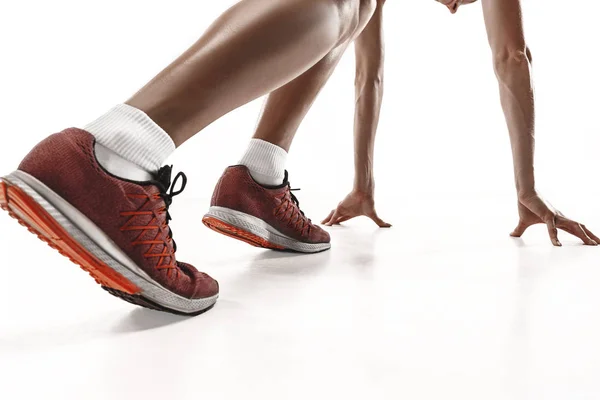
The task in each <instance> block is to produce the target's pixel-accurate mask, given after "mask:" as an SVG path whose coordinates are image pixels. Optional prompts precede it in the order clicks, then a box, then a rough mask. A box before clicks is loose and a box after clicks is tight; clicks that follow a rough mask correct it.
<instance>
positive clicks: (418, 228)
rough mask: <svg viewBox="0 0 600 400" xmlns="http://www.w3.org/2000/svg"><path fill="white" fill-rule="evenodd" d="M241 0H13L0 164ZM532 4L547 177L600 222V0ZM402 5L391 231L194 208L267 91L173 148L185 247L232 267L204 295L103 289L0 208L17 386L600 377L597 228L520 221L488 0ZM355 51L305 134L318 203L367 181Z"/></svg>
mask: <svg viewBox="0 0 600 400" xmlns="http://www.w3.org/2000/svg"><path fill="white" fill-rule="evenodd" d="M273 1H275V0H273ZM281 1H283V0H281ZM233 3H235V1H233V0H218V1H208V0H194V1H183V0H171V1H164V0H163V1H151V0H146V1H134V0H125V1H124V0H119V1H117V0H104V1H101V2H100V1H93V2H92V1H81V0H79V1H71V0H68V1H67V0H53V1H41V0H40V1H12V2H9V1H3V2H2V7H1V8H0V9H1V11H0V51H1V57H2V62H1V63H0V116H1V122H2V141H0V175H1V174H4V173H10V172H12V171H13V170H14V169H15V168H16V166H17V165H18V163H19V161H20V160H21V159H22V158H23V156H24V155H25V154H26V153H27V152H28V151H29V150H30V149H31V148H32V147H33V146H34V145H35V144H36V143H37V142H39V141H40V140H41V139H43V138H44V137H45V136H46V135H48V134H50V133H53V132H56V131H59V130H61V129H63V128H65V127H68V126H81V125H84V124H86V123H87V122H88V121H90V120H92V119H94V118H96V117H97V116H98V115H99V114H101V113H103V112H105V111H106V110H107V109H108V108H110V107H112V106H113V105H114V104H115V103H118V102H122V101H124V100H126V99H127V98H128V97H129V96H130V95H131V94H132V93H134V92H135V91H136V90H138V89H139V88H140V87H141V86H142V85H143V84H145V83H146V82H147V81H148V80H149V79H150V78H152V77H153V76H154V75H155V74H156V73H157V72H158V71H159V70H161V69H162V68H163V67H165V66H166V65H167V64H168V63H170V62H171V61H172V60H173V59H174V58H175V57H177V56H178V55H179V54H180V53H181V52H182V51H184V50H185V49H186V48H187V47H188V46H189V45H190V44H192V43H193V42H194V41H195V40H196V39H197V38H198V36H199V35H200V34H201V33H202V31H203V30H204V29H205V28H206V27H207V25H208V24H209V23H210V22H211V21H212V20H213V19H214V18H215V17H216V16H217V15H218V14H219V13H221V12H222V11H224V10H225V8H227V7H228V6H230V5H231V4H233ZM523 3H524V15H525V22H526V32H527V38H528V42H529V45H530V47H531V49H532V52H533V58H534V74H535V75H534V77H535V82H536V87H537V100H538V102H537V105H538V107H537V111H538V113H537V116H538V130H537V138H538V149H537V155H538V157H537V176H538V186H539V189H540V190H541V192H542V193H543V194H544V195H545V196H546V197H547V198H548V199H549V200H551V201H552V202H553V203H554V204H555V205H556V206H558V207H559V208H561V209H562V210H563V211H564V212H565V213H566V214H567V215H568V216H570V217H572V218H574V219H579V220H581V221H583V222H585V223H586V224H587V225H588V226H590V227H591V228H595V230H596V233H597V234H598V232H599V231H600V210H598V207H597V204H598V203H599V201H600V185H598V179H597V175H598V173H599V172H600V168H599V162H598V157H597V152H598V149H600V122H599V120H598V115H599V113H598V109H599V107H600V102H599V101H598V96H597V94H596V93H597V92H598V91H599V90H600V77H599V74H598V71H600V60H599V57H598V56H599V55H600V49H599V47H598V40H599V39H600V26H599V25H598V22H597V20H598V15H600V3H598V1H596V0H579V1H572V2H566V1H558V0H524V2H523ZM385 14H386V19H385V23H386V41H387V63H386V78H385V82H386V83H385V85H386V86H385V100H384V107H383V114H382V120H381V126H380V132H379V137H378V141H377V155H376V176H377V185H378V189H377V190H378V193H377V201H378V209H379V212H380V214H381V216H382V217H383V218H385V219H386V220H389V221H390V222H392V223H393V224H394V225H395V226H394V228H392V230H376V229H375V227H374V225H372V224H370V222H368V221H365V220H362V221H352V222H350V223H348V225H350V226H351V227H350V228H349V229H346V228H334V229H331V232H332V237H333V240H334V248H333V249H332V251H330V252H325V253H321V254H318V255H315V256H308V257H305V256H303V257H291V256H289V257H288V255H282V254H279V253H273V252H266V251H260V250H257V249H254V248H250V246H246V245H245V244H243V243H237V242H234V241H231V240H230V239H228V238H226V237H223V236H221V235H216V234H213V233H212V232H210V231H208V230H207V229H204V228H201V229H199V228H198V227H199V226H201V223H200V219H201V217H202V215H203V213H204V212H205V210H206V207H207V206H208V198H209V197H210V195H211V193H212V189H213V185H214V183H215V182H216V180H217V178H218V176H219V174H220V173H221V171H222V170H223V169H224V168H225V167H226V166H227V165H228V164H230V163H235V162H236V161H237V159H238V157H239V156H240V155H241V153H242V151H243V149H244V147H245V145H246V143H247V140H248V138H249V137H250V135H251V134H252V131H253V128H254V126H255V124H256V120H257V116H258V113H259V111H260V107H261V101H257V102H254V103H253V104H250V105H248V106H245V107H243V108H241V109H239V110H236V111H235V112H233V113H232V114H231V115H228V116H226V117H225V118H223V119H221V120H220V121H218V122H216V123H215V124H213V125H212V126H210V127H209V128H208V129H206V130H205V131H204V132H202V133H201V134H200V135H198V136H196V137H195V138H193V139H192V140H191V141H190V142H189V143H187V144H186V145H185V146H183V147H182V148H181V149H179V150H178V151H177V152H176V153H175V154H174V155H173V157H172V158H171V160H170V161H172V162H173V163H174V164H175V168H176V169H178V170H183V171H185V172H186V173H187V175H188V177H189V185H188V189H187V190H186V192H185V193H183V195H182V196H179V197H177V199H176V200H175V202H174V204H173V207H172V214H173V216H174V220H173V221H172V223H171V224H172V226H173V230H174V232H175V235H176V240H177V243H178V245H179V247H180V250H178V253H177V255H178V258H179V259H181V260H189V261H191V262H193V263H195V264H196V265H197V266H198V267H199V269H201V270H203V271H206V272H208V273H210V274H211V275H213V276H215V277H216V278H217V279H218V280H219V281H220V283H221V288H222V293H221V295H222V296H221V298H220V300H219V303H218V306H217V307H216V308H215V309H214V310H212V311H210V312H209V313H207V314H205V315H203V316H201V317H198V318H194V319H178V318H176V317H172V316H169V315H166V314H161V313H152V312H144V311H143V310H141V309H134V308H133V307H131V306H130V305H129V304H126V303H124V302H118V301H117V300H115V299H109V298H108V296H106V295H105V294H104V293H103V291H102V290H99V289H98V288H97V287H96V285H95V283H93V281H92V280H91V279H89V277H88V276H87V275H86V274H85V273H83V272H79V271H74V270H76V269H77V268H76V267H75V266H73V265H69V263H68V262H67V261H66V260H65V259H63V258H61V257H60V256H58V255H57V254H55V252H54V251H53V250H51V249H50V248H48V247H47V246H44V245H43V244H41V243H38V241H37V239H35V238H34V237H33V236H32V235H30V234H29V233H28V232H26V230H25V229H22V228H21V227H20V226H18V224H16V223H15V222H14V221H12V220H10V219H9V217H8V216H7V215H6V214H5V213H0V253H2V262H1V263H0V266H1V267H2V272H3V274H2V278H1V279H0V304H2V306H0V398H6V399H17V398H28V399H29V398H44V399H46V398H48V399H50V398H57V399H61V400H64V399H83V398H84V399H88V398H89V399H107V398H111V399H119V398H132V395H133V397H140V396H143V397H144V398H145V399H155V398H157V399H158V398H159V399H165V398H169V399H171V398H173V399H198V398H202V397H207V398H211V399H239V398H240V397H242V396H243V397H244V398H261V399H270V398H276V399H288V398H289V399H294V398H302V399H306V398H316V399H320V398H326V397H327V396H328V395H330V396H331V398H374V399H384V398H406V399H426V398H427V399H430V398H431V399H441V398H444V399H455V398H457V399H461V400H465V399H477V400H479V399H490V400H491V399H502V400H505V399H509V400H515V399H526V400H531V399H538V398H539V399H551V398H552V399H560V400H564V399H569V400H570V399H590V398H594V399H597V398H600V396H599V395H598V393H600V386H599V385H598V379H597V377H598V373H599V371H600V362H599V361H598V360H600V353H599V352H600V350H599V349H598V346H597V338H598V336H599V335H600V319H599V318H598V312H597V310H598V308H599V307H600V295H599V292H598V286H599V285H600V270H599V269H598V262H597V260H598V251H600V249H598V248H583V247H580V246H577V245H574V243H576V240H574V239H571V240H569V239H567V238H566V235H562V236H561V241H562V242H563V243H564V244H565V246H564V247H563V248H560V249H555V248H553V247H552V246H551V244H550V242H549V240H548V237H547V233H546V230H545V228H544V227H537V228H532V229H531V231H530V232H528V233H527V236H526V237H525V239H524V240H523V241H519V240H512V239H510V238H508V233H509V232H510V231H511V229H512V228H513V227H514V225H515V224H516V209H515V208H516V207H515V203H516V199H515V194H514V189H513V182H512V166H511V157H510V150H509V142H508V134H507V132H506V128H505V124H504V119H503V116H502V112H501V109H500V105H499V100H498V94H497V85H496V80H495V77H494V74H493V71H492V63H491V57H490V52H489V49H488V46H487V40H486V37H485V31H484V26H483V21H482V16H481V7H480V5H479V4H476V5H472V6H466V7H464V8H462V9H461V10H460V11H459V13H458V14H457V15H454V16H453V15H450V14H449V13H448V11H447V10H446V9H445V8H444V7H442V6H441V5H439V4H437V3H436V2H434V1H433V0H427V1H425V0H388V2H387V5H386V12H385ZM353 60H354V57H353V54H351V53H349V54H347V55H346V57H345V58H344V59H343V61H342V62H341V64H340V66H339V68H338V71H337V72H336V73H335V74H334V75H333V77H332V78H331V81H330V82H329V84H328V85H327V87H326V88H325V90H324V91H323V93H322V95H321V96H320V98H319V99H318V101H317V102H316V104H315V106H314V107H313V110H312V111H311V112H310V114H309V115H308V117H307V119H306V121H305V123H304V124H303V125H302V127H301V129H300V132H299V135H298V138H297V140H296V142H295V144H294V146H293V148H292V152H291V156H290V160H289V170H290V172H291V179H292V184H293V186H297V187H298V186H299V187H301V188H302V189H303V191H302V192H301V193H299V196H300V200H301V203H302V208H303V209H305V211H306V212H307V213H308V214H309V215H310V216H311V217H313V219H318V218H322V217H324V216H325V215H326V214H327V212H328V211H329V210H330V209H331V207H333V206H334V205H335V204H336V202H337V201H339V200H341V198H342V197H343V196H344V195H345V194H346V192H347V191H348V190H349V189H350V186H351V183H352V176H353V165H352V121H353V96H354V89H353V81H354V76H353V72H354V62H353ZM34 246H35V247H34ZM149 378H150V379H149ZM99 383H101V384H99ZM90 388H91V389H90Z"/></svg>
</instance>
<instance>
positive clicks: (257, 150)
mask: <svg viewBox="0 0 600 400" xmlns="http://www.w3.org/2000/svg"><path fill="white" fill-rule="evenodd" d="M286 161H287V152H286V151H285V150H284V149H282V148H281V147H279V146H277V145H274V144H273V143H269V142H266V141H264V140H260V139H252V140H250V144H249V145H248V149H247V150H246V153H245V154H244V156H243V157H242V159H241V160H240V162H239V164H240V165H245V166H246V167H248V169H249V170H250V175H252V177H253V178H254V179H255V180H256V181H257V182H258V183H260V184H262V185H270V186H275V185H281V184H282V183H283V179H284V177H285V163H286Z"/></svg>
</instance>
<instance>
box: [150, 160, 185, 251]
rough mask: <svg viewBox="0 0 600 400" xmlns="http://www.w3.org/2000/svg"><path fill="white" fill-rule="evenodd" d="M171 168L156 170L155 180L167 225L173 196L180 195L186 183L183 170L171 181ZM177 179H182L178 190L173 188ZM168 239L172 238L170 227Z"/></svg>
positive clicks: (175, 246)
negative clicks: (156, 177) (156, 180)
mask: <svg viewBox="0 0 600 400" xmlns="http://www.w3.org/2000/svg"><path fill="white" fill-rule="evenodd" d="M172 168H173V167H172V166H164V167H162V168H161V169H160V171H158V182H157V183H159V185H158V188H159V190H160V197H162V199H163V200H164V202H165V210H166V212H167V225H169V222H170V221H171V220H172V218H171V214H170V213H169V207H170V206H171V204H172V203H173V198H174V197H175V196H178V195H180V194H181V193H182V192H183V191H184V190H185V187H186V185H187V176H186V175H185V174H184V173H183V172H179V173H178V174H177V175H175V179H173V182H172V183H171V171H172ZM179 179H182V182H181V188H180V189H179V190H175V188H176V187H177V182H178V181H179ZM169 188H170V189H169ZM169 239H171V240H173V231H172V230H171V227H169ZM176 251H177V243H175V240H173V252H176Z"/></svg>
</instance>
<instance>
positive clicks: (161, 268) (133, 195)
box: [19, 128, 218, 298]
mask: <svg viewBox="0 0 600 400" xmlns="http://www.w3.org/2000/svg"><path fill="white" fill-rule="evenodd" d="M94 142H95V140H94V137H93V136H92V135H91V134H89V133H88V132H86V131H83V130H81V129H76V128H71V129H67V130H65V131H63V132H60V133H57V134H54V135H52V136H50V137H48V138H47V139H46V140H44V141H42V142H41V143H40V144H38V145H37V146H36V147H35V148H34V149H33V150H32V151H31V152H30V153H29V155H27V157H26V158H25V159H24V160H23V161H22V163H21V165H20V166H19V170H21V171H24V172H26V173H28V174H30V175H32V176H33V177H35V178H37V179H38V180H40V181H41V182H42V183H44V184H45V185H46V186H48V187H49V188H50V189H52V190H53V191H54V192H55V193H57V194H58V195H59V196H61V197H62V198H63V199H64V200H66V201H67V202H69V203H70V204H71V205H72V206H74V207H75V208H77V209H78V210H79V211H81V212H82V213H83V214H84V215H85V216H86V217H88V218H89V219H90V220H91V221H92V222H93V223H94V224H95V225H96V226H98V228H100V229H101V230H102V231H104V233H106V234H107V235H108V236H109V237H110V238H111V239H112V240H113V241H114V243H115V244H117V245H118V246H119V247H120V248H121V249H122V250H123V251H124V252H125V253H126V254H127V255H128V256H129V257H130V258H131V259H132V260H133V261H134V262H135V263H136V264H137V265H138V266H139V267H140V268H142V269H143V270H144V271H145V272H146V273H147V274H148V275H149V276H150V277H151V278H152V279H153V280H155V281H156V282H158V283H159V284H161V285H162V286H163V287H165V288H167V289H169V290H171V291H172V292H174V293H177V294H179V295H181V296H183V297H187V298H204V297H210V296H213V295H215V294H217V293H218V284H217V283H216V281H214V280H213V279H212V278H210V277H209V276H208V275H206V274H203V273H201V272H198V271H197V270H196V269H195V268H194V267H192V266H191V265H189V264H185V263H179V262H177V260H176V257H175V251H176V245H175V242H174V241H173V238H172V233H171V230H170V228H169V226H168V223H169V220H170V215H169V206H170V203H171V201H172V199H173V197H174V196H176V195H177V194H179V193H180V192H181V190H183V188H184V187H185V176H184V175H183V179H184V181H183V183H182V188H181V189H180V190H179V191H175V190H174V188H173V187H172V188H171V190H170V191H169V187H170V186H171V168H170V167H163V168H162V169H161V170H160V171H159V173H158V174H157V176H156V177H155V180H153V181H151V182H132V181H126V180H123V179H119V178H117V177H115V176H112V175H110V174H109V173H107V172H106V171H104V170H103V169H102V167H101V166H100V165H99V164H98V162H97V160H96V157H95V154H94ZM178 179H181V174H180V175H178V177H177V178H176V179H175V181H177V180H178ZM174 183H177V182H174ZM173 186H175V185H173Z"/></svg>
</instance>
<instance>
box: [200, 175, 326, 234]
mask: <svg viewBox="0 0 600 400" xmlns="http://www.w3.org/2000/svg"><path fill="white" fill-rule="evenodd" d="M211 206H217V207H225V208H229V209H232V210H236V211H240V212H243V213H246V214H249V215H252V216H254V217H257V218H259V219H261V220H263V221H265V222H266V223H268V224H269V225H271V226H272V227H274V228H275V229H277V230H278V231H279V232H281V233H283V234H284V235H286V236H288V237H291V238H293V239H296V240H298V241H300V242H304V243H329V242H330V237H329V234H328V233H327V232H325V231H324V230H323V229H322V228H321V227H319V226H317V225H315V224H313V223H312V222H311V220H310V219H309V218H308V217H307V216H306V215H304V213H303V212H302V211H301V210H300V207H299V202H298V199H297V198H296V196H295V195H294V194H293V193H292V189H291V187H290V184H289V182H288V179H287V173H286V179H285V182H284V183H283V184H282V185H280V186H278V187H273V188H269V187H264V186H262V185H260V184H259V183H257V182H256V181H255V180H254V179H253V178H252V176H251V175H250V172H249V171H248V168H247V167H245V166H242V165H238V166H233V167H229V168H227V169H226V170H225V172H224V173H223V176H222V177H221V179H220V180H219V182H218V183H217V186H216V188H215V192H214V194H213V197H212V200H211Z"/></svg>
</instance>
